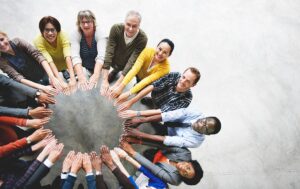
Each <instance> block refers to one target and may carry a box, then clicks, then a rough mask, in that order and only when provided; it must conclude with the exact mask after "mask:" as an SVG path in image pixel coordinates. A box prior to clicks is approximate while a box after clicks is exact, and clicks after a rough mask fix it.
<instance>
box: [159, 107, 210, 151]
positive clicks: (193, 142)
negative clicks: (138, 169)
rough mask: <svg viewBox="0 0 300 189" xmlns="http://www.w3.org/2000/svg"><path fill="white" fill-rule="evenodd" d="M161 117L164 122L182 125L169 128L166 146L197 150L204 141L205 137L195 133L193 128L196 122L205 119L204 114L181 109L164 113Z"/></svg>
mask: <svg viewBox="0 0 300 189" xmlns="http://www.w3.org/2000/svg"><path fill="white" fill-rule="evenodd" d="M161 116H162V121H163V122H177V123H180V124H179V125H177V127H168V136H166V138H165V140H164V145H166V146H178V147H187V148H196V147H199V146H200V145H201V144H202V142H203V141H204V139H205V135H204V134H200V133H198V132H196V131H194V130H193V128H192V124H193V123H194V122H196V121H197V120H198V119H202V118H204V115H203V114H202V113H199V112H195V111H192V110H191V109H188V108H181V109H177V110H174V111H169V112H163V113H162V114H161Z"/></svg>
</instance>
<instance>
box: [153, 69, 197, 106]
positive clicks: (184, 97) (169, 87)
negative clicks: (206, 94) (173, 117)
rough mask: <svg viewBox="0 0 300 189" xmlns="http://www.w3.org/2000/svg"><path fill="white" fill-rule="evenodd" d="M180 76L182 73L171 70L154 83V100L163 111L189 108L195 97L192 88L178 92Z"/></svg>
mask: <svg viewBox="0 0 300 189" xmlns="http://www.w3.org/2000/svg"><path fill="white" fill-rule="evenodd" d="M180 77H181V75H180V73H178V72H171V73H170V74H168V75H166V76H164V77H162V78H160V79H159V80H156V81H155V82H153V83H152V85H153V86H154V89H153V91H152V93H151V96H152V99H153V102H154V104H155V105H156V106H157V107H159V108H160V109H161V110H162V112H168V111H172V110H176V109H180V108H187V107H188V106H189V105H190V103H191V101H192V99H193V95H192V92H191V90H190V89H189V90H187V91H186V92H182V93H178V92H176V85H177V83H178V81H179V79H180Z"/></svg>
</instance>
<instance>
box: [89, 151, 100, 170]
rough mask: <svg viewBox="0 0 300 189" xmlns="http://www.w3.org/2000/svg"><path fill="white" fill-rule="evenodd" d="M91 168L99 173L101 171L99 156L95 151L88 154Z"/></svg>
mask: <svg viewBox="0 0 300 189" xmlns="http://www.w3.org/2000/svg"><path fill="white" fill-rule="evenodd" d="M90 157H91V162H92V166H93V168H94V169H95V170H96V171H99V172H101V171H102V159H101V158H100V156H98V155H97V153H96V152H95V151H92V152H91V153H90Z"/></svg>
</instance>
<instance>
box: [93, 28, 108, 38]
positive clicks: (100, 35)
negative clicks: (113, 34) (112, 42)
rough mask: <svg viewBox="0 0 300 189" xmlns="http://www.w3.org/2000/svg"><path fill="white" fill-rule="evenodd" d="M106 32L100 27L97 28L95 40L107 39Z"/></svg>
mask: <svg viewBox="0 0 300 189" xmlns="http://www.w3.org/2000/svg"><path fill="white" fill-rule="evenodd" d="M105 37H106V36H105V32H104V31H103V29H102V28H100V27H96V31H95V38H96V39H100V38H105Z"/></svg>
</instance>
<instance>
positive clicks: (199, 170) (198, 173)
mask: <svg viewBox="0 0 300 189" xmlns="http://www.w3.org/2000/svg"><path fill="white" fill-rule="evenodd" d="M190 163H191V164H192V166H193V168H194V170H195V176H194V177H193V178H191V179H189V178H186V177H181V180H182V181H183V182H184V183H185V184H187V185H196V184H198V183H199V182H200V180H201V179H202V177H203V170H202V168H201V165H200V164H199V162H198V161H196V160H191V161H190Z"/></svg>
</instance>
